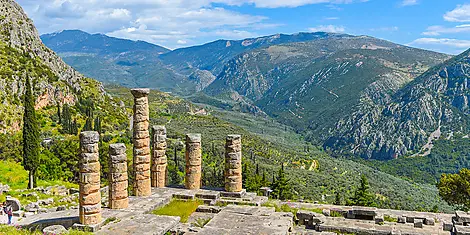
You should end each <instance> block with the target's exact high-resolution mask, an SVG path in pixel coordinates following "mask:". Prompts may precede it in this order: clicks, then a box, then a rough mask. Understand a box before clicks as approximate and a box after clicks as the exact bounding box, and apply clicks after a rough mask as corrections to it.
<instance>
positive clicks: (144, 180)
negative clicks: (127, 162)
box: [131, 89, 152, 197]
mask: <svg viewBox="0 0 470 235" xmlns="http://www.w3.org/2000/svg"><path fill="white" fill-rule="evenodd" d="M131 92H132V95H133V96H134V194H135V196H138V197H145V196H150V195H151V194H152V192H151V187H150V134H149V130H148V129H149V104H148V97H147V96H148V94H149V93H150V90H149V89H132V90H131Z"/></svg>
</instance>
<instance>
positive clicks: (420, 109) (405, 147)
mask: <svg viewBox="0 0 470 235" xmlns="http://www.w3.org/2000/svg"><path fill="white" fill-rule="evenodd" d="M469 82H470V50H468V51H466V52H464V53H462V54H461V55H459V56H457V57H455V58H453V59H451V60H449V61H447V62H445V63H443V64H440V65H438V66H436V67H434V68H432V69H430V70H428V71H427V72H425V73H424V74H423V75H421V76H419V77H418V78H416V79H415V80H414V81H413V82H411V83H410V84H408V85H407V86H405V87H404V88H402V89H400V90H398V91H397V92H396V93H395V94H390V95H387V98H386V99H382V101H380V99H376V97H375V96H374V95H373V93H364V94H362V95H361V105H360V106H359V109H358V110H356V111H355V112H353V113H352V115H351V116H349V117H346V118H343V119H341V120H340V121H339V122H338V123H337V125H336V129H335V130H332V132H331V137H330V138H328V140H327V141H326V143H325V147H327V148H329V149H332V150H334V151H337V152H340V153H352V154H360V155H362V156H364V157H367V158H395V157H399V156H403V155H427V154H429V151H430V149H431V148H432V147H433V141H434V140H436V139H438V138H448V139H449V138H453V136H460V137H459V138H461V136H464V138H468V133H469V132H470V126H469V123H470V117H469V114H470V110H469V102H468V100H469V98H470V85H469ZM456 134H458V135H456Z"/></svg>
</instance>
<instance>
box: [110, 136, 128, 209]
mask: <svg viewBox="0 0 470 235" xmlns="http://www.w3.org/2000/svg"><path fill="white" fill-rule="evenodd" d="M127 179H128V177H127V155H126V145H124V144H121V143H120V144H111V145H109V174H108V181H109V189H108V193H109V197H108V202H109V203H108V207H109V208H110V209H125V208H127V207H128V206H129V197H128V196H129V195H128V193H127V187H128V182H127Z"/></svg>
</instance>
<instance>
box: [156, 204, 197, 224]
mask: <svg viewBox="0 0 470 235" xmlns="http://www.w3.org/2000/svg"><path fill="white" fill-rule="evenodd" d="M202 204H203V202H202V201H199V200H190V201H183V200H172V201H171V202H170V203H168V205H166V206H164V207H161V208H158V209H156V210H154V211H153V212H152V213H153V214H155V215H168V216H179V217H180V218H181V222H182V223H186V222H188V218H189V216H191V214H192V213H193V212H195V211H196V209H197V207H198V206H199V205H202Z"/></svg>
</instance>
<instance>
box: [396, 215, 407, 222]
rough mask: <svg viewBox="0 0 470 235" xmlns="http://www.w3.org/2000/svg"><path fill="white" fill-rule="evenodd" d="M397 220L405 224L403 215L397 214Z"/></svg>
mask: <svg viewBox="0 0 470 235" xmlns="http://www.w3.org/2000/svg"><path fill="white" fill-rule="evenodd" d="M397 220H398V221H397V222H398V223H399V224H405V223H406V217H404V216H398V219H397Z"/></svg>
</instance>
